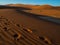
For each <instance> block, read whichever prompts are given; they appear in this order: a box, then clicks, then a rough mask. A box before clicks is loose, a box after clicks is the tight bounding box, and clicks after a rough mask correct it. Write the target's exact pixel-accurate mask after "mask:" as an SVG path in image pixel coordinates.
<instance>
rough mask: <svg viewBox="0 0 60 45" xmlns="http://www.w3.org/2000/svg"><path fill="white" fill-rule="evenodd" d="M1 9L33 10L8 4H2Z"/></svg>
mask: <svg viewBox="0 0 60 45" xmlns="http://www.w3.org/2000/svg"><path fill="white" fill-rule="evenodd" d="M0 9H20V10H31V9H30V8H25V7H16V6H6V5H0Z"/></svg>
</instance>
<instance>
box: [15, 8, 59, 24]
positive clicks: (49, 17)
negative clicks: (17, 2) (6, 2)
mask: <svg viewBox="0 0 60 45" xmlns="http://www.w3.org/2000/svg"><path fill="white" fill-rule="evenodd" d="M16 11H17V12H19V13H20V14H23V15H26V16H29V17H33V18H36V19H39V20H44V21H48V22H52V23H54V24H58V25H60V18H55V17H51V16H44V15H38V14H33V13H28V12H25V11H23V10H19V9H16Z"/></svg>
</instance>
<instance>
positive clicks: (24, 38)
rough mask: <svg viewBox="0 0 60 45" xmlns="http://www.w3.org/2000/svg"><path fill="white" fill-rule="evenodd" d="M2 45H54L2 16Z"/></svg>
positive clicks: (0, 35)
mask: <svg viewBox="0 0 60 45" xmlns="http://www.w3.org/2000/svg"><path fill="white" fill-rule="evenodd" d="M0 45H54V44H52V42H51V41H50V40H49V39H47V38H46V39H45V38H44V37H39V36H37V35H35V34H34V33H33V32H32V30H30V29H28V28H26V27H23V26H22V25H20V24H15V23H14V21H11V20H9V19H7V18H4V17H3V16H0Z"/></svg>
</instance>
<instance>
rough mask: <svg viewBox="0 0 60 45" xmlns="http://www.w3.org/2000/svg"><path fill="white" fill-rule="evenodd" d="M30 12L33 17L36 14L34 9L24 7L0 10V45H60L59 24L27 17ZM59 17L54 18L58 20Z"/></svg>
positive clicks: (10, 7)
mask: <svg viewBox="0 0 60 45" xmlns="http://www.w3.org/2000/svg"><path fill="white" fill-rule="evenodd" d="M27 10H28V11H27ZM22 11H23V12H22ZM30 11H31V12H32V14H33V15H35V14H36V13H37V12H36V9H33V10H31V9H30V8H26V7H19V8H17V7H12V6H8V7H4V8H0V45H60V24H57V23H54V22H51V21H46V20H42V19H38V18H36V17H34V16H29V15H31V14H30V13H31V12H30ZM46 11H47V12H48V10H46ZM50 11H51V10H50ZM50 11H49V12H50ZM54 11H55V12H57V13H59V12H60V11H59V10H55V9H54V10H53V12H54ZM24 12H27V13H24ZM35 12H36V13H35ZM44 12H45V11H44ZM49 12H48V13H49ZM48 13H47V14H48ZM39 14H40V13H39ZM42 14H43V15H44V14H45V13H42ZM42 14H41V15H42ZM50 14H51V13H50ZM59 14H60V13H59ZM36 15H37V14H36ZM48 15H49V14H48ZM48 15H46V14H45V15H44V16H48ZM59 16H60V15H56V18H59V19H60V17H59ZM52 17H53V16H52Z"/></svg>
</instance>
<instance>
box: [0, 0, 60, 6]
mask: <svg viewBox="0 0 60 45" xmlns="http://www.w3.org/2000/svg"><path fill="white" fill-rule="evenodd" d="M5 4H32V5H43V4H49V5H53V6H60V0H0V5H5Z"/></svg>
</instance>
